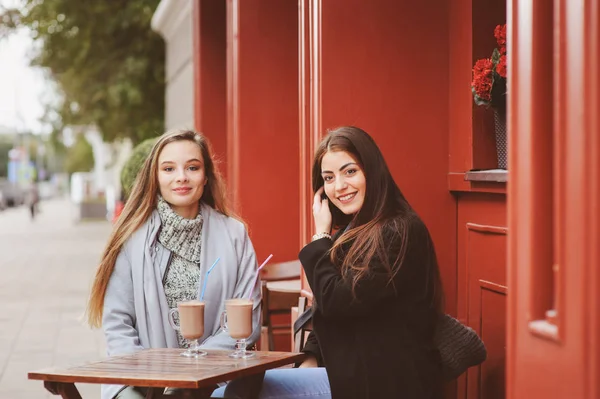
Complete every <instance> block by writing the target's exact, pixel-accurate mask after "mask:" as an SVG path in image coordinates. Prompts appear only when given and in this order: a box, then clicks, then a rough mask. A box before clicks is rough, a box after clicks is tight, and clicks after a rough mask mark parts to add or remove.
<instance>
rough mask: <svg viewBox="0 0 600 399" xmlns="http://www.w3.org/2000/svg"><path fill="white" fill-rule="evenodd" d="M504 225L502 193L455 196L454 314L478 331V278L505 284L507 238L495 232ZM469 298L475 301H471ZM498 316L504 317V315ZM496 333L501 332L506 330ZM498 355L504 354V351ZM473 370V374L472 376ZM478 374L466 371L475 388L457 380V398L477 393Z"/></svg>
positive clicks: (479, 281) (465, 381)
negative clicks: (455, 298)
mask: <svg viewBox="0 0 600 399" xmlns="http://www.w3.org/2000/svg"><path fill="white" fill-rule="evenodd" d="M505 225H506V196H505V195H501V194H484V193H465V194H461V195H459V196H458V231H457V240H458V246H457V261H458V265H457V266H458V269H457V274H458V278H457V293H458V297H457V317H458V318H459V320H461V321H463V322H465V323H468V324H469V325H471V327H473V328H475V329H476V330H477V331H479V328H480V325H481V315H480V314H481V309H480V305H478V303H479V302H478V298H480V291H479V290H480V288H479V287H480V286H481V284H482V283H481V280H482V281H485V282H486V283H485V284H488V285H489V286H491V287H497V286H499V285H501V286H506V279H505V277H504V275H503V273H504V271H505V269H506V267H505V263H504V262H503V260H502V259H506V254H503V253H502V248H504V249H505V248H506V243H505V242H504V241H505V240H506V237H504V236H502V235H498V234H496V233H498V232H503V230H502V229H503V228H504V226H505ZM499 228H500V230H498V229H499ZM488 230H490V231H491V232H490V231H488ZM494 232H495V233H494ZM472 298H476V300H475V301H473V300H472ZM473 306H475V309H473ZM497 316H498V317H502V318H504V317H505V315H504V314H498V315H497ZM498 333H499V334H504V333H505V330H504V329H502V330H500V331H498ZM499 356H504V353H501V354H499ZM473 372H476V374H475V375H472V373H473ZM477 373H478V369H473V370H471V371H470V374H469V376H470V378H469V382H470V383H473V384H475V387H474V388H471V385H467V376H462V377H461V378H459V379H458V381H457V384H456V385H457V389H456V392H457V397H458V398H460V399H464V398H467V397H473V396H471V394H470V392H471V391H473V389H475V391H474V392H475V395H477V392H478V385H477V381H478V380H479V377H478V376H477ZM467 395H469V396H467ZM475 397H477V396H475Z"/></svg>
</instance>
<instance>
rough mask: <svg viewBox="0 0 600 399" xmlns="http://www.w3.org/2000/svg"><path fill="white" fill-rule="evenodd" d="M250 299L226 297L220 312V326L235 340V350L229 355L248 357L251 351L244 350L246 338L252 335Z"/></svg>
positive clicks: (251, 355)
mask: <svg viewBox="0 0 600 399" xmlns="http://www.w3.org/2000/svg"><path fill="white" fill-rule="evenodd" d="M252 305H253V304H252V301H251V300H248V299H228V300H226V301H225V310H224V311H223V313H222V314H221V328H222V329H223V330H224V331H226V332H228V333H229V335H230V336H231V338H234V339H235V340H236V342H235V352H233V353H230V354H229V357H233V358H235V359H248V358H250V357H253V356H254V353H253V352H248V351H246V345H247V342H246V339H247V338H248V337H249V336H250V335H252Z"/></svg>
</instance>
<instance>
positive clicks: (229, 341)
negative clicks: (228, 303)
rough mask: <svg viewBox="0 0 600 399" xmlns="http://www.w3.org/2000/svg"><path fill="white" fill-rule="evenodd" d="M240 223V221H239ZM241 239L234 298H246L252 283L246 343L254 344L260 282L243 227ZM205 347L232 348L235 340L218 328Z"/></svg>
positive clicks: (251, 249) (257, 325) (258, 331)
mask: <svg viewBox="0 0 600 399" xmlns="http://www.w3.org/2000/svg"><path fill="white" fill-rule="evenodd" d="M240 225H241V223H240ZM241 226H242V229H243V235H242V237H243V239H242V240H240V248H241V251H240V252H239V253H240V254H241V256H240V258H239V259H240V260H239V265H238V275H237V280H236V285H235V291H234V296H233V297H234V298H247V297H248V295H250V291H251V290H252V287H253V285H254V283H256V286H255V287H254V291H253V292H252V301H253V302H254V307H253V309H252V335H251V336H250V337H249V338H248V340H247V342H248V345H252V344H254V343H255V342H256V341H258V339H259V338H260V314H261V313H260V312H261V299H262V292H261V288H260V287H261V283H260V278H259V279H258V280H257V279H256V276H257V271H256V270H257V269H258V266H257V262H256V253H255V252H254V247H253V246H252V242H251V241H250V237H248V233H247V232H246V230H245V228H243V225H241ZM201 346H202V347H203V348H205V349H227V350H230V349H233V348H234V347H235V340H234V339H233V338H231V337H230V336H229V334H228V333H226V332H225V331H223V330H219V331H218V332H217V333H216V334H215V335H213V336H211V337H209V338H207V339H206V340H205V341H204V342H203V343H202V345H201Z"/></svg>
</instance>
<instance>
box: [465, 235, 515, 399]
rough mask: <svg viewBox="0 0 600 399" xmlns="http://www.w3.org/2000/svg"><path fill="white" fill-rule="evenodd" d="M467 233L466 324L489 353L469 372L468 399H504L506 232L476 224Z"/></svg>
mask: <svg viewBox="0 0 600 399" xmlns="http://www.w3.org/2000/svg"><path fill="white" fill-rule="evenodd" d="M466 229H467V240H466V243H465V244H466V260H467V263H466V268H467V275H468V281H469V288H468V300H467V301H468V307H469V312H468V320H467V322H468V325H469V326H471V327H472V328H473V329H475V330H476V331H478V332H479V334H480V336H481V337H482V339H483V340H484V342H485V344H486V348H487V351H488V359H487V360H486V361H485V362H484V364H483V365H482V366H481V367H477V368H471V369H470V370H469V372H468V375H467V391H466V398H469V399H488V398H490V399H492V398H504V389H503V387H504V382H505V380H504V377H505V373H504V369H505V367H504V364H505V359H506V347H505V334H506V297H505V295H506V291H507V289H506V233H507V229H506V227H502V226H494V225H484V224H475V223H468V224H467V226H466ZM498 387H502V389H501V390H500V391H498ZM461 397H462V396H461Z"/></svg>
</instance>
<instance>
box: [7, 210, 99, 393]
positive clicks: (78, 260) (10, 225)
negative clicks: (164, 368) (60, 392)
mask: <svg viewBox="0 0 600 399" xmlns="http://www.w3.org/2000/svg"><path fill="white" fill-rule="evenodd" d="M74 215H75V214H74V209H73V207H72V205H71V204H70V203H69V202H68V200H66V199H56V200H50V201H44V202H42V203H41V213H40V214H38V215H37V218H36V220H34V221H31V220H30V217H29V210H28V208H26V207H20V208H11V209H8V210H6V211H0V399H34V398H36V399H37V398H56V396H53V395H50V394H49V393H48V392H47V391H46V390H45V389H44V387H43V383H42V382H41V381H29V380H27V372H28V371H31V370H36V369H41V368H46V367H51V366H54V365H57V366H58V365H60V366H65V365H69V364H72V363H81V362H85V361H89V360H93V359H98V358H100V357H103V356H104V355H105V347H104V338H103V336H102V333H101V331H99V330H91V329H90V328H89V327H87V326H86V325H84V324H83V322H82V320H81V316H82V315H83V311H84V307H85V303H86V300H87V295H88V290H89V287H90V283H91V279H92V277H93V273H94V270H95V268H96V265H97V263H98V260H99V257H100V254H101V251H102V249H103V248H104V245H105V244H106V240H107V238H108V235H109V233H110V229H111V226H110V224H109V223H108V222H83V223H75V222H74ZM78 388H79V390H80V392H81V395H82V396H83V398H84V399H87V398H99V396H100V387H99V386H98V385H87V386H86V385H80V386H78Z"/></svg>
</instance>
